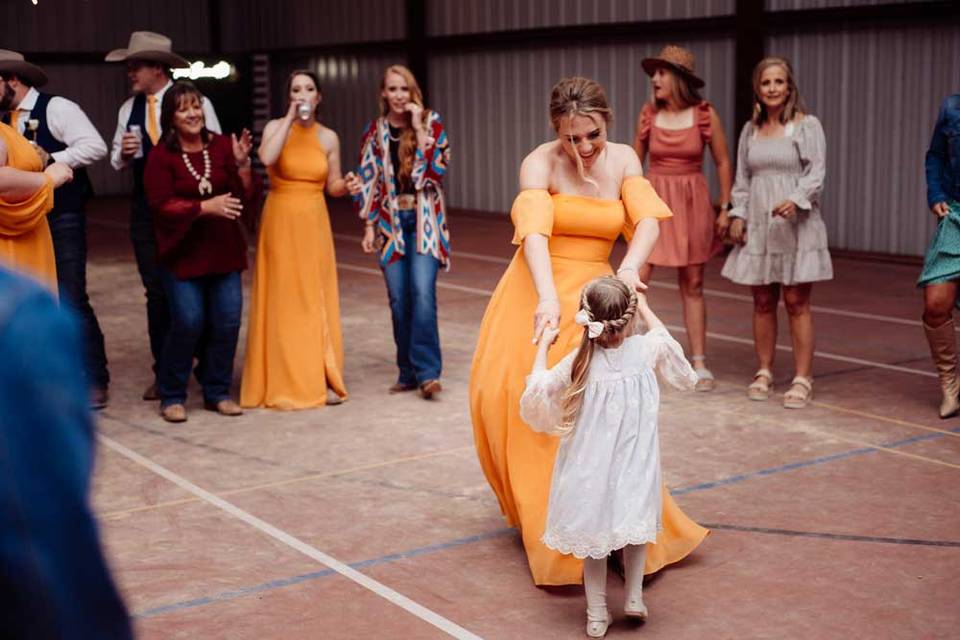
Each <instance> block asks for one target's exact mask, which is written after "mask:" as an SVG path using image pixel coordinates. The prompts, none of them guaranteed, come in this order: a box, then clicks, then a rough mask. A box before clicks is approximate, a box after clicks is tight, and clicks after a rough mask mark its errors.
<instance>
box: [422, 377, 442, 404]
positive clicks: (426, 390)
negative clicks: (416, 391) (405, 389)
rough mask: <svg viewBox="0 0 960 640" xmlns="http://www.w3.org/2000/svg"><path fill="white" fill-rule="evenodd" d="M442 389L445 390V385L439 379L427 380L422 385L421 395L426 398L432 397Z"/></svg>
mask: <svg viewBox="0 0 960 640" xmlns="http://www.w3.org/2000/svg"><path fill="white" fill-rule="evenodd" d="M441 391H443V386H442V385H441V384H440V381H439V380H427V381H426V382H424V383H423V384H422V385H420V395H421V396H422V397H423V399H424V400H430V399H432V398H433V396H434V394H436V393H440V392H441Z"/></svg>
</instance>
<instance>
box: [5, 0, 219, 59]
mask: <svg viewBox="0 0 960 640" xmlns="http://www.w3.org/2000/svg"><path fill="white" fill-rule="evenodd" d="M224 4H225V6H226V5H227V4H229V3H224ZM207 7H208V4H207V3H206V2H200V1H198V0H164V1H163V2H156V1H152V2H148V1H143V0H84V1H82V2H81V1H79V0H40V2H39V4H38V5H37V6H34V5H33V4H31V3H30V2H29V0H4V2H0V24H2V25H4V29H3V43H2V46H3V47H4V48H5V49H14V50H18V51H71V52H78V51H92V52H101V51H102V52H103V53H106V52H107V51H109V50H110V49H116V48H120V47H125V46H127V41H128V40H129V38H130V32H131V31H140V30H148V31H157V32H160V33H163V34H165V35H167V36H168V37H170V38H171V39H172V40H173V44H174V48H175V49H176V50H177V51H190V52H202V51H207V50H209V48H210V37H209V36H210V16H209V15H208V13H207Z"/></svg>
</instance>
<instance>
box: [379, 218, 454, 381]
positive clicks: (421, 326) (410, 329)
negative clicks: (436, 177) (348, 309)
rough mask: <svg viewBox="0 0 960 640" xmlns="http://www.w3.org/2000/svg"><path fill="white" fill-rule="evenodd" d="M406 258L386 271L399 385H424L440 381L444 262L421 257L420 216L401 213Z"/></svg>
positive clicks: (429, 256)
mask: <svg viewBox="0 0 960 640" xmlns="http://www.w3.org/2000/svg"><path fill="white" fill-rule="evenodd" d="M399 215H400V223H401V225H402V227H403V241H404V246H405V248H406V254H405V255H404V256H403V257H402V258H401V259H399V260H397V261H396V262H393V263H391V264H389V265H387V266H386V267H385V268H384V269H383V277H384V280H386V282H387V295H388V296H389V298H390V315H391V316H392V318H393V341H394V342H395V343H396V345H397V367H399V369H400V377H399V378H398V380H397V381H398V382H399V383H400V384H404V385H416V384H423V383H424V382H426V381H427V380H437V379H439V378H440V367H441V358H440V332H439V330H438V329H437V271H438V270H439V268H440V262H439V261H438V260H437V259H436V258H434V257H433V256H431V255H429V254H426V255H424V254H421V253H417V250H416V241H417V214H416V212H414V211H401V212H400V213H399Z"/></svg>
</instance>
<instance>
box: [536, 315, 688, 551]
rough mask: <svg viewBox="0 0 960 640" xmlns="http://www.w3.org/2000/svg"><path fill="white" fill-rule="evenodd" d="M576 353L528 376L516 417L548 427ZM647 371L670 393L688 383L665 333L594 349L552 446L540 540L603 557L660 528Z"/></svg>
mask: <svg viewBox="0 0 960 640" xmlns="http://www.w3.org/2000/svg"><path fill="white" fill-rule="evenodd" d="M575 355H576V350H575V351H573V352H572V353H570V354H568V355H567V356H566V357H565V358H563V360H561V361H560V362H558V363H557V365H556V366H554V367H553V368H552V369H549V370H546V371H541V372H537V373H534V374H531V375H530V376H529V377H528V378H527V386H526V390H525V391H524V393H523V396H522V397H521V399H520V415H521V416H522V417H523V419H524V420H525V421H526V422H527V424H529V425H530V426H531V427H533V428H534V429H535V430H537V431H541V432H545V433H551V432H555V430H556V427H557V425H558V424H559V423H560V419H561V415H562V406H561V401H562V397H563V392H564V390H565V389H566V387H567V386H568V385H569V383H570V369H571V365H572V363H573V359H574V357H575ZM654 370H656V371H657V372H659V373H660V375H661V377H662V378H663V380H664V381H666V382H667V383H669V384H670V385H672V386H674V387H677V388H680V389H692V388H693V386H694V385H695V384H696V382H697V375H696V373H694V371H693V369H692V368H691V367H690V364H689V363H688V362H687V359H686V358H685V357H684V355H683V349H682V348H681V347H680V345H679V344H678V343H677V342H676V340H674V339H673V338H672V337H671V336H670V334H669V332H667V330H666V329H663V328H658V329H653V330H651V331H649V332H647V333H646V334H645V335H637V336H631V337H629V338H627V339H626V340H624V341H623V344H621V345H620V346H619V347H617V348H615V349H603V348H597V349H596V350H595V352H594V355H593V361H592V362H591V363H590V372H589V374H588V376H587V386H586V389H585V391H584V398H583V404H582V406H581V409H580V415H579V416H578V418H577V423H576V426H575V427H574V429H573V433H572V434H570V435H569V436H567V437H565V438H564V440H563V442H562V443H561V444H560V450H559V451H558V452H557V459H556V463H555V465H554V467H553V481H552V484H551V487H550V503H549V507H548V511H547V524H546V528H545V530H544V534H543V538H542V540H543V543H544V544H545V545H547V546H548V547H550V548H551V549H555V550H557V551H559V552H561V553H566V554H573V555H574V556H576V557H577V558H586V557H588V556H589V557H591V558H597V559H601V558H604V557H606V556H607V555H608V554H609V553H610V552H611V551H614V550H616V549H620V548H622V547H624V546H626V545H628V544H645V543H648V542H654V541H655V540H656V537H657V532H658V531H659V530H660V529H661V520H660V512H661V498H660V484H661V480H660V444H659V440H658V437H657V412H658V410H659V406H660V389H659V387H658V386H657V378H656V375H655V373H654Z"/></svg>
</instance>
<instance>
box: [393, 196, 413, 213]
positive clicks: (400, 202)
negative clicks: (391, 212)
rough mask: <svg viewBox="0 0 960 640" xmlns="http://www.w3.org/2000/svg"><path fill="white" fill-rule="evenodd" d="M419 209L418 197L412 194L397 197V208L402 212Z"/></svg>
mask: <svg viewBox="0 0 960 640" xmlns="http://www.w3.org/2000/svg"><path fill="white" fill-rule="evenodd" d="M416 207H417V196H415V195H414V194H412V193H403V194H400V195H399V196H397V208H398V209H400V210H401V211H406V210H408V209H415V208H416Z"/></svg>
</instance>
